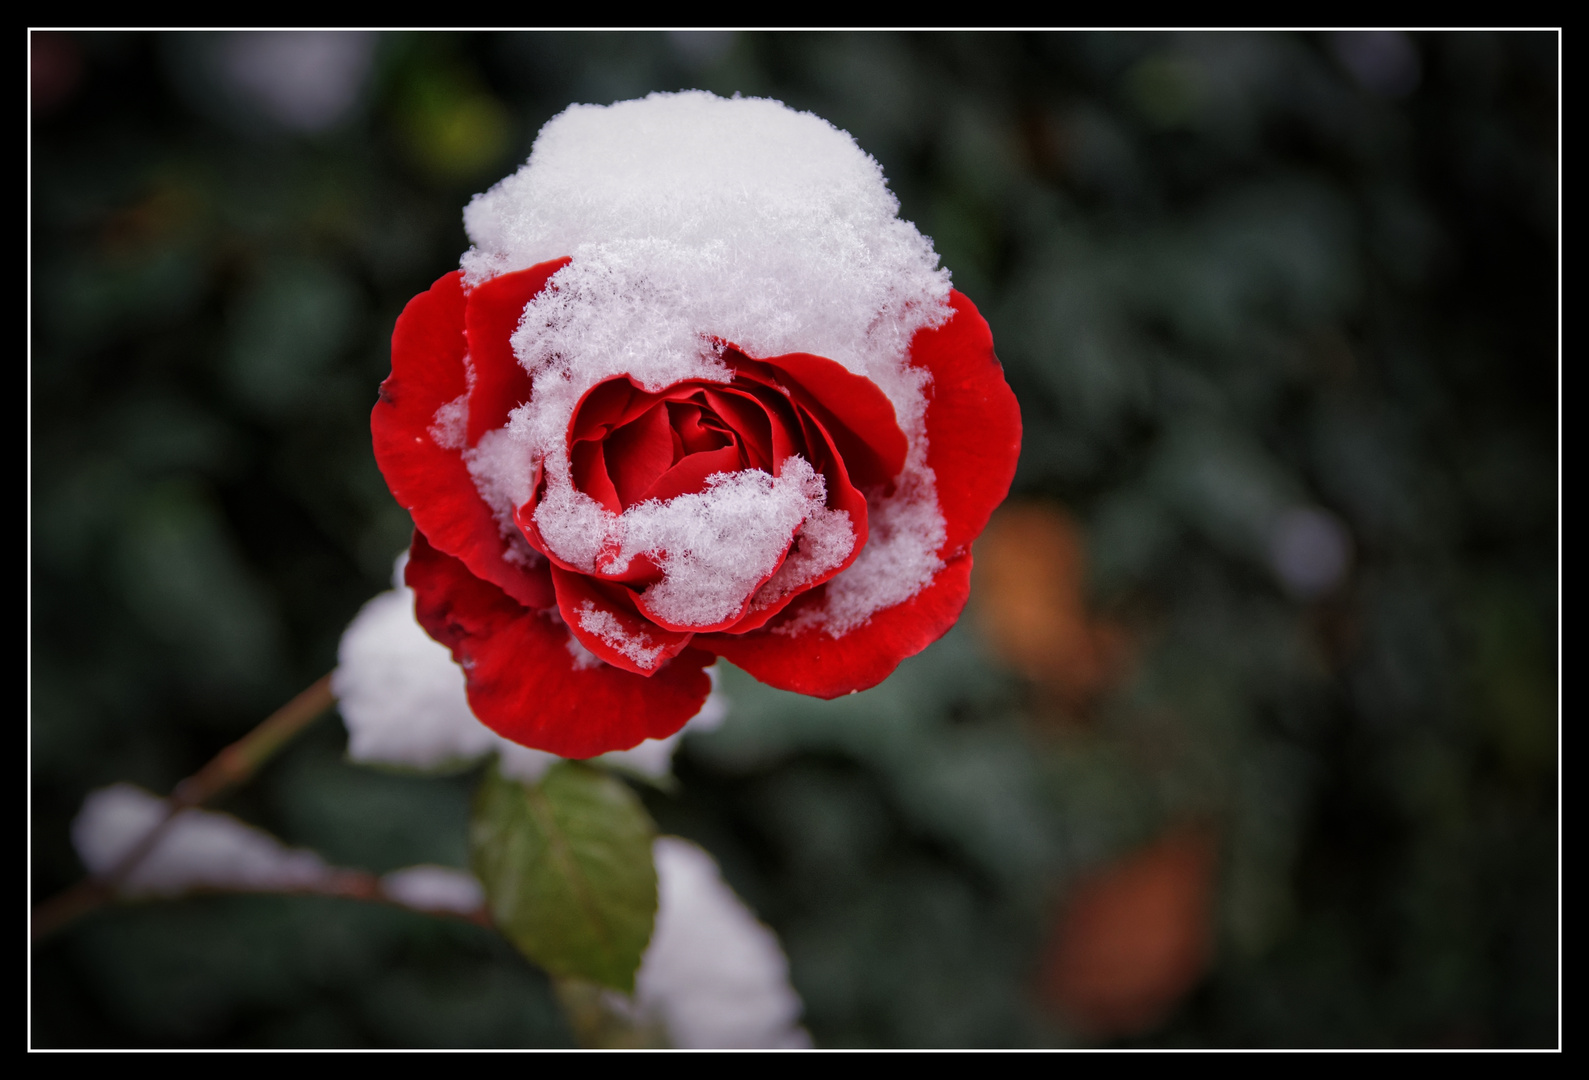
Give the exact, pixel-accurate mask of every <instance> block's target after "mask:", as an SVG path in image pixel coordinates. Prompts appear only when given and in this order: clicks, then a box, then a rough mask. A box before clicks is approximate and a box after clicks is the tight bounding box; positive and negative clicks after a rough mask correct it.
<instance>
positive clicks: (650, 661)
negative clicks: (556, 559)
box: [552, 566, 694, 676]
mask: <svg viewBox="0 0 1589 1080" xmlns="http://www.w3.org/2000/svg"><path fill="white" fill-rule="evenodd" d="M552 584H553V585H555V586H556V587H557V609H558V610H559V611H560V612H562V615H563V621H564V622H565V623H567V624H568V629H569V632H570V633H572V634H573V635H574V636H575V637H576V638H578V639H579V641H580V644H582V645H584V646H585V648H587V649H589V650H590V651H591V652H593V653H595V654H596V655H597V656H599V657H601V659H603V660H605V661H606V662H607V663H609V664H611V665H612V666H613V667H617V668H622V669H623V670H624V671H632V672H634V673H635V674H636V675H646V676H650V675H655V674H656V673H657V672H659V671H663V670H666V666H667V662H668V660H669V659H671V658H672V657H675V656H677V655H678V654H679V653H680V652H682V651H683V650H684V648H685V646H687V645H689V643H690V638H692V637H694V634H693V633H691V632H689V631H684V632H682V633H681V632H679V631H676V630H666V629H664V628H662V627H660V626H658V625H656V624H655V623H653V622H652V621H651V620H650V619H647V618H646V617H645V616H644V615H641V614H639V613H638V612H636V611H635V610H634V607H633V606H632V600H631V601H630V602H629V603H625V602H624V599H625V598H627V597H628V593H627V592H626V591H625V590H624V588H623V586H621V585H616V586H608V589H611V590H612V592H613V593H618V594H621V596H614V595H612V594H610V593H609V592H608V591H607V589H603V588H601V587H600V585H599V584H598V583H597V582H595V581H593V580H592V579H591V578H589V577H587V576H586V575H584V574H575V573H570V572H569V571H567V570H564V569H563V568H562V567H560V566H553V567H552ZM587 621H590V622H593V623H600V624H604V625H603V626H602V627H601V632H598V630H597V629H596V628H593V627H590V626H586V625H585V624H586V622H587ZM615 639H616V640H615ZM620 641H621V642H626V643H629V646H630V648H631V650H633V651H637V652H640V653H642V654H643V655H638V656H630V655H628V654H626V653H624V652H622V651H621V650H620V648H619V644H620Z"/></svg>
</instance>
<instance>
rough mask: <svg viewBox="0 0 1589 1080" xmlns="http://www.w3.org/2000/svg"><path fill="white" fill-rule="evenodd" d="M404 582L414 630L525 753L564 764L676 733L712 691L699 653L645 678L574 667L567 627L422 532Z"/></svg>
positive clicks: (687, 653)
mask: <svg viewBox="0 0 1589 1080" xmlns="http://www.w3.org/2000/svg"><path fill="white" fill-rule="evenodd" d="M406 576H407V580H408V584H409V585H410V586H411V587H412V588H413V589H414V593H415V596H416V598H417V601H418V602H417V604H416V608H417V612H418V616H419V622H420V625H422V626H424V628H425V630H426V631H427V632H428V633H429V634H430V635H431V636H432V637H433V638H435V639H436V640H437V641H440V642H441V643H442V644H444V645H446V646H448V647H449V648H450V649H451V650H452V655H453V659H455V660H457V661H458V663H459V664H460V665H462V666H463V669H464V673H465V676H466V678H467V680H468V693H469V707H470V709H472V710H473V711H474V714H475V715H476V716H477V717H479V718H480V719H481V720H482V721H483V722H484V723H485V725H486V726H487V727H489V728H490V729H491V730H493V731H495V732H496V733H497V734H498V735H501V736H502V737H503V738H506V739H511V740H513V741H514V742H516V743H521V744H523V745H524V746H531V747H534V748H535V749H537V750H545V751H547V752H548V753H552V754H559V755H561V756H563V757H571V758H585V757H594V756H596V755H597V754H605V753H607V752H608V751H610V750H627V749H629V748H630V747H632V746H635V745H637V744H639V743H640V742H641V741H642V740H644V739H662V738H666V737H667V736H669V735H671V734H673V733H674V732H675V731H677V730H679V728H681V727H683V726H684V724H685V722H686V721H688V720H689V719H690V717H692V716H694V715H695V714H696V713H697V712H699V711H700V709H701V705H702V703H704V702H705V701H706V695H707V693H708V692H710V690H711V681H710V680H709V679H708V678H707V675H706V672H705V671H704V670H702V669H703V668H705V666H706V665H707V664H710V663H711V662H712V657H711V655H710V654H709V653H705V652H702V651H701V650H699V649H685V650H684V651H683V652H682V653H680V654H679V655H677V656H675V657H674V658H673V660H672V661H671V662H670V663H669V664H668V665H667V667H665V668H664V669H663V670H661V671H660V672H658V673H656V674H655V675H654V676H653V677H651V678H642V677H640V676H639V675H631V674H630V673H629V672H627V671H619V670H618V669H617V668H614V667H609V666H607V665H605V664H603V665H601V666H598V667H589V668H581V667H579V666H578V663H577V662H576V660H575V658H574V656H573V654H571V653H570V652H569V650H568V640H569V639H568V630H567V628H565V627H563V626H560V625H558V624H557V623H555V622H554V621H553V620H552V618H551V617H550V616H548V615H543V614H538V613H536V612H533V611H528V610H526V609H524V608H523V607H521V606H519V605H518V604H515V603H514V602H513V601H512V600H510V599H509V598H508V597H507V596H506V595H504V594H503V593H502V592H501V590H499V589H497V588H496V587H495V586H493V585H490V584H489V583H487V582H484V581H481V580H480V579H479V578H476V577H475V576H474V575H472V574H470V573H469V571H468V569H467V568H466V567H465V566H464V565H463V564H462V563H461V562H459V561H458V560H457V559H454V558H451V557H450V556H447V555H444V554H442V553H441V552H439V551H437V550H436V549H435V548H433V547H431V546H430V545H429V544H427V543H426V542H425V538H424V537H423V536H422V535H416V536H415V537H414V546H413V552H412V554H411V555H410V557H409V561H408V570H407V574H406ZM586 662H587V663H588V661H586Z"/></svg>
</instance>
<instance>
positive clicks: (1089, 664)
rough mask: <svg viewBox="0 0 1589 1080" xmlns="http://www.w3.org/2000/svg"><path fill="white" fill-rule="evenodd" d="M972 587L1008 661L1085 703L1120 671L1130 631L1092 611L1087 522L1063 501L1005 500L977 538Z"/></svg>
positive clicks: (1075, 704) (985, 624) (1072, 706)
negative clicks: (1084, 528) (1069, 510)
mask: <svg viewBox="0 0 1589 1080" xmlns="http://www.w3.org/2000/svg"><path fill="white" fill-rule="evenodd" d="M972 572H973V575H974V579H973V585H972V595H973V596H974V597H975V603H976V607H975V612H976V616H977V623H978V626H979V628H980V629H981V631H982V634H983V636H984V637H985V638H986V639H987V641H988V643H989V644H990V645H991V646H992V648H993V650H994V652H995V653H996V654H997V655H998V656H999V658H1000V659H1002V660H1003V661H1004V662H1005V663H1007V664H1009V665H1010V666H1011V667H1013V668H1014V669H1015V670H1017V671H1019V672H1020V673H1021V674H1023V675H1025V676H1026V677H1027V678H1029V679H1031V680H1033V681H1034V682H1036V683H1038V684H1039V685H1041V686H1042V687H1044V688H1045V689H1046V690H1048V691H1050V692H1051V693H1053V694H1054V695H1055V696H1056V697H1057V698H1058V699H1059V703H1060V704H1061V705H1062V706H1063V707H1065V708H1066V709H1068V710H1077V709H1081V708H1084V707H1085V706H1086V704H1087V703H1088V701H1089V700H1090V699H1092V698H1093V697H1094V696H1096V695H1097V694H1098V693H1099V692H1100V691H1101V690H1103V689H1105V688H1106V687H1107V686H1108V685H1109V684H1110V683H1111V682H1112V681H1113V680H1114V679H1115V678H1116V677H1117V675H1118V673H1119V671H1120V668H1121V666H1122V665H1121V661H1122V660H1123V658H1124V651H1125V649H1124V646H1125V639H1124V635H1123V634H1122V633H1121V631H1120V630H1119V628H1117V627H1115V626H1113V625H1112V624H1109V623H1107V622H1103V621H1097V620H1094V619H1092V618H1091V617H1090V616H1089V614H1088V612H1087V604H1086V591H1085V590H1086V550H1085V543H1084V540H1083V537H1082V533H1081V530H1080V529H1079V528H1078V527H1077V525H1076V523H1075V521H1074V519H1072V518H1071V516H1070V515H1069V514H1067V513H1065V511H1064V510H1062V509H1061V508H1059V507H1057V506H1054V505H1051V504H1048V503H1039V502H1029V503H1017V504H1014V505H1009V506H1006V507H1005V508H1004V509H1002V510H1000V511H999V513H998V514H996V515H995V516H994V518H993V520H992V521H991V522H990V523H989V524H988V528H987V530H986V531H985V532H984V533H983V534H982V537H981V539H979V540H978V541H977V547H976V562H975V566H974V569H973V571H972Z"/></svg>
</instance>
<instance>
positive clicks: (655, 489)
mask: <svg viewBox="0 0 1589 1080" xmlns="http://www.w3.org/2000/svg"><path fill="white" fill-rule="evenodd" d="M744 467H745V463H744V459H743V458H742V457H741V455H740V452H739V447H737V446H725V447H723V448H722V449H721V450H707V451H705V452H703V453H699V454H689V455H686V456H685V457H683V458H681V459H680V460H679V463H678V464H677V465H675V466H673V468H671V469H669V470H668V471H667V472H665V473H663V474H662V475H661V476H659V477H657V482H656V483H655V484H652V485H651V487H650V489H649V490H647V491H646V492H645V494H643V495H641V496H640V498H639V499H637V500H636V501H637V502H644V501H645V500H647V499H663V500H667V499H671V498H673V497H674V496H676V495H694V494H695V493H696V492H698V491H704V490H705V489H706V478H707V477H708V476H711V475H712V474H714V473H720V472H739V471H740V469H742V468H744Z"/></svg>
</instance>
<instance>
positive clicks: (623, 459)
mask: <svg viewBox="0 0 1589 1080" xmlns="http://www.w3.org/2000/svg"><path fill="white" fill-rule="evenodd" d="M606 458H607V475H608V476H611V477H612V486H613V487H615V488H617V490H618V500H619V501H620V502H621V503H623V505H624V506H632V505H634V504H635V503H637V502H639V501H640V500H641V499H643V498H644V497H645V493H646V491H647V490H648V489H649V488H650V487H651V485H652V484H655V483H656V482H657V480H658V478H660V477H661V476H662V474H663V473H665V472H667V471H668V467H669V466H671V465H672V464H673V429H672V428H670V427H669V426H668V409H667V406H666V405H662V404H657V405H653V406H652V407H651V408H650V409H649V410H647V411H646V412H645V414H644V415H642V416H641V417H640V418H639V419H638V420H634V421H632V422H630V423H628V424H625V425H624V426H623V427H621V428H619V429H618V430H617V431H615V432H613V433H612V434H611V435H609V436H608V437H607V442H606Z"/></svg>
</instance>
